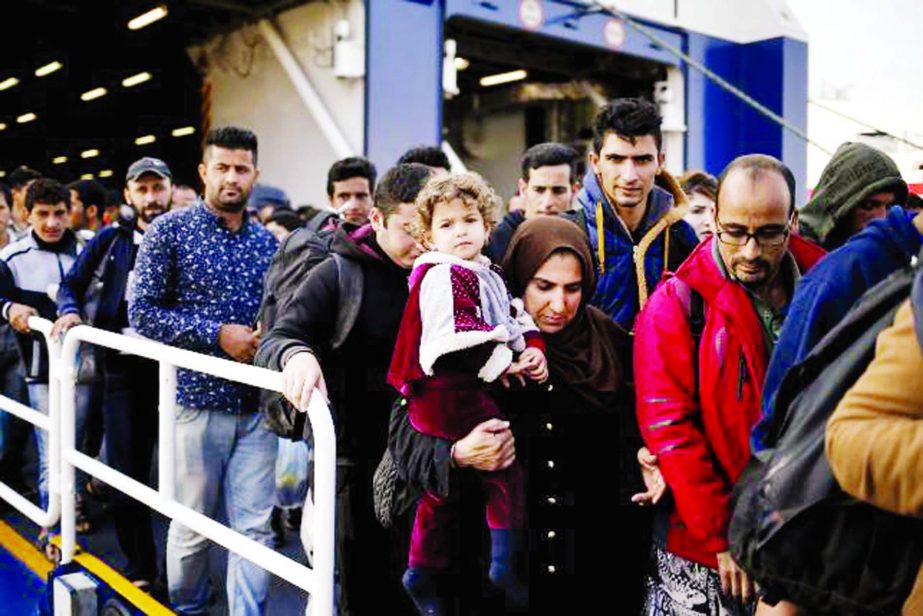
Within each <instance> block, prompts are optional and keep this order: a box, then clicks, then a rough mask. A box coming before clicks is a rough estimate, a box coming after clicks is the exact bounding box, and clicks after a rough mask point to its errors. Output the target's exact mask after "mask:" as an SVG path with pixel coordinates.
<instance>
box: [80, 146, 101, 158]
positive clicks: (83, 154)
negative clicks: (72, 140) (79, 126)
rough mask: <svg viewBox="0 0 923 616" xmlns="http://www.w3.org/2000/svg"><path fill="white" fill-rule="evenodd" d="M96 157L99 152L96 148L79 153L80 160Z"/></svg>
mask: <svg viewBox="0 0 923 616" xmlns="http://www.w3.org/2000/svg"><path fill="white" fill-rule="evenodd" d="M96 156H99V150H97V149H96V148H93V149H91V150H84V151H83V152H81V153H80V158H95V157H96Z"/></svg>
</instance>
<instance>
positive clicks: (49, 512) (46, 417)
mask: <svg viewBox="0 0 923 616" xmlns="http://www.w3.org/2000/svg"><path fill="white" fill-rule="evenodd" d="M28 323H29V328H30V329H31V330H32V331H33V332H35V333H38V334H41V335H42V337H43V338H44V339H45V344H46V345H47V347H48V357H49V366H48V412H47V414H45V413H41V412H39V411H36V410H35V409H32V408H30V407H28V406H26V405H24V404H21V403H19V402H16V401H15V400H11V399H10V398H6V397H4V396H0V398H2V408H3V410H4V411H6V412H8V413H11V414H12V415H15V416H17V417H19V418H20V419H23V420H25V421H28V422H29V423H31V424H32V425H34V426H35V429H36V430H45V431H46V432H47V433H48V441H47V442H48V448H47V451H46V452H45V454H46V456H47V467H46V468H47V472H48V475H47V481H48V483H47V487H48V505H47V509H44V510H43V509H41V508H39V507H37V506H36V505H34V504H33V503H31V502H29V500H28V499H26V498H25V497H24V496H22V495H21V494H19V493H17V492H16V491H14V490H13V489H12V488H11V487H10V486H8V485H6V484H4V483H0V498H2V499H3V500H5V501H6V502H8V503H10V504H11V505H13V506H14V507H15V508H16V509H17V510H19V511H20V512H21V513H23V514H24V515H25V516H27V517H28V518H29V519H30V520H32V521H33V522H35V523H36V524H38V525H39V526H42V527H46V528H48V527H51V526H54V525H55V524H57V523H58V518H59V516H60V514H61V499H60V493H61V488H60V483H61V474H60V460H61V452H60V447H59V443H58V439H59V426H60V418H59V414H58V397H59V395H60V392H59V390H58V387H57V384H58V382H59V375H58V367H59V364H58V363H57V362H56V361H55V360H56V358H57V357H58V351H59V348H60V345H59V343H58V342H57V341H55V340H52V338H51V326H52V323H51V321H49V320H47V319H43V318H41V317H37V316H34V317H29V321H28Z"/></svg>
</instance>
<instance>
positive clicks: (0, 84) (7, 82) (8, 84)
mask: <svg viewBox="0 0 923 616" xmlns="http://www.w3.org/2000/svg"><path fill="white" fill-rule="evenodd" d="M17 83H19V80H18V79H16V78H15V77H7V78H6V79H4V80H3V81H0V90H9V89H10V88H12V87H13V86H15V85H16V84H17Z"/></svg>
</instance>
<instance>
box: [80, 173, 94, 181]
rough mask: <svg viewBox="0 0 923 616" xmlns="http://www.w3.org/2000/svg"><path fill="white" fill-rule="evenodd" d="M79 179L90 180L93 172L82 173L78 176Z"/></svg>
mask: <svg viewBox="0 0 923 616" xmlns="http://www.w3.org/2000/svg"><path fill="white" fill-rule="evenodd" d="M80 179H81V180H92V179H93V174H92V173H84V174H83V175H81V176H80Z"/></svg>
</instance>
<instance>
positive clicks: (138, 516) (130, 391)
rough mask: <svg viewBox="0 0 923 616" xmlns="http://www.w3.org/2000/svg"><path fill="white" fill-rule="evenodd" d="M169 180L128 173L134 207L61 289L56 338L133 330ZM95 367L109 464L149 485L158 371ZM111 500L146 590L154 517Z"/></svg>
mask: <svg viewBox="0 0 923 616" xmlns="http://www.w3.org/2000/svg"><path fill="white" fill-rule="evenodd" d="M171 178H172V174H171V173H170V169H169V168H168V167H167V165H166V163H164V162H163V161H162V160H159V159H157V158H149V157H145V158H142V159H140V160H137V161H135V162H134V163H132V165H131V166H130V167H129V168H128V173H127V174H126V178H125V180H126V187H125V201H126V202H127V203H128V204H129V206H130V207H129V206H123V208H122V216H121V217H120V218H119V222H118V224H117V225H116V226H110V227H106V228H104V229H102V230H101V231H100V232H99V233H98V234H97V235H96V236H95V237H94V238H93V239H92V240H91V241H90V242H89V243H87V245H86V247H85V249H84V251H83V252H82V253H81V254H80V256H79V257H78V258H77V261H76V262H75V263H74V266H73V267H72V268H71V270H70V271H69V272H68V274H67V276H65V277H64V280H63V281H62V282H61V286H60V288H59V289H58V314H59V315H60V316H59V317H58V320H57V321H55V324H54V327H53V328H52V335H53V336H59V335H61V334H63V333H64V332H66V331H67V330H68V329H70V328H71V327H73V326H74V325H78V324H80V323H83V322H85V321H87V322H90V323H92V325H93V326H94V327H98V328H100V329H105V330H108V331H112V332H116V333H126V332H128V331H129V329H130V328H129V325H128V303H129V301H130V300H131V294H130V291H131V288H130V287H131V285H130V284H129V283H130V280H131V279H132V277H133V274H132V272H133V270H134V267H135V259H136V258H137V256H138V247H139V246H140V245H141V240H142V238H143V237H144V233H145V231H147V229H148V226H149V225H150V224H151V223H152V222H153V221H154V219H155V218H157V217H158V216H160V215H161V214H163V213H164V212H166V211H167V210H168V209H169V208H170V196H171V186H170V182H171ZM71 190H72V192H73V190H74V189H73V188H72V189H71ZM72 196H73V195H72ZM95 281H98V282H99V283H101V285H102V286H101V288H100V289H99V296H98V301H97V303H96V305H95V306H89V305H87V302H86V301H85V298H86V295H87V290H88V289H89V288H90V285H92V284H94V282H95ZM97 362H99V363H101V364H102V367H103V370H102V372H103V376H104V394H103V395H104V402H103V418H104V419H103V420H104V426H105V433H106V456H107V462H108V463H109V465H110V466H112V467H113V468H114V469H116V470H118V471H120V472H122V473H125V474H126V475H128V476H129V477H131V478H133V479H136V480H137V481H140V482H142V483H147V481H148V478H149V476H150V469H151V460H152V457H153V453H154V443H155V441H156V438H157V400H158V398H157V374H158V372H157V364H156V362H153V361H150V360H148V359H144V358H142V357H138V356H136V355H126V354H123V353H119V352H117V351H113V350H108V349H103V348H101V347H99V348H98V351H97ZM111 498H112V517H113V519H114V521H115V529H116V534H117V536H118V540H119V547H120V548H121V549H122V553H123V554H125V558H126V560H127V562H128V564H127V567H126V571H125V575H126V577H128V579H130V580H131V581H132V582H133V583H134V584H135V585H136V586H138V587H140V588H144V589H147V588H149V587H150V586H151V584H152V583H153V582H154V579H155V578H156V577H157V566H156V562H157V555H156V552H155V551H154V538H153V534H152V530H151V512H150V510H149V509H148V508H147V507H145V506H144V505H142V504H141V503H139V502H138V501H136V500H134V499H131V498H128V497H126V496H125V495H124V494H122V493H121V492H119V491H117V490H113V491H112V492H111Z"/></svg>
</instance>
